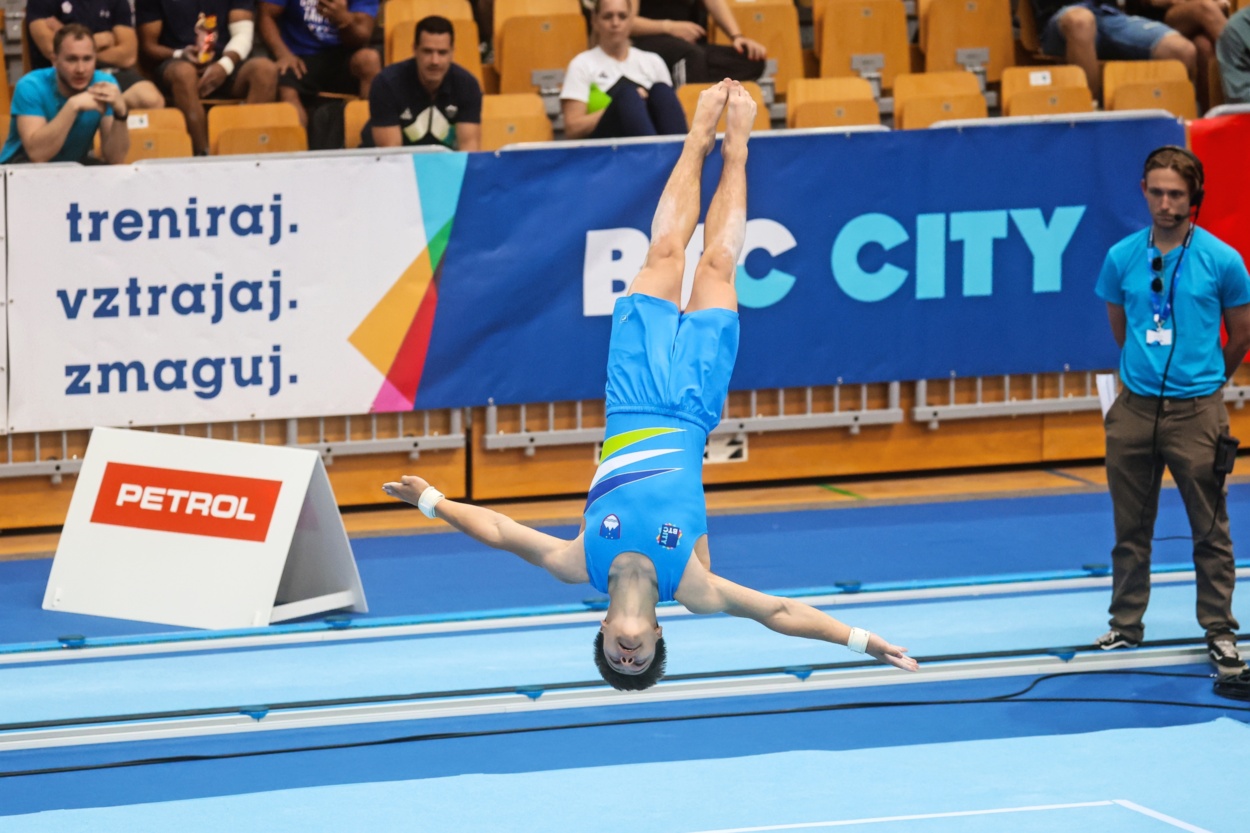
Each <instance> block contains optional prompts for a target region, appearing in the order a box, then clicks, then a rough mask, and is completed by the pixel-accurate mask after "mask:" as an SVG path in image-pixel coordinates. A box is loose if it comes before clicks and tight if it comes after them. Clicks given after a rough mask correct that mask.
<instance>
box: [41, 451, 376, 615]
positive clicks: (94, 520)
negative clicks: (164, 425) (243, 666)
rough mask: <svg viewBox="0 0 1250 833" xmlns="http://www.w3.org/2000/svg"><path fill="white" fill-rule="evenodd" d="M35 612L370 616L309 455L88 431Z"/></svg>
mask: <svg viewBox="0 0 1250 833" xmlns="http://www.w3.org/2000/svg"><path fill="white" fill-rule="evenodd" d="M43 606H44V609H46V610H63V611H68V612H72V613H88V614H92V615H95V616H111V617H114V618H118V619H135V620H138V621H142V622H159V623H161V624H166V625H182V626H186V627H193V628H214V629H223V628H243V627H254V626H259V625H267V624H269V623H271V622H281V621H285V620H288V619H294V618H296V617H300V616H309V615H312V614H315V613H322V612H325V611H328V610H338V609H343V608H349V609H351V610H354V611H359V612H364V611H366V610H368V607H367V605H366V604H365V594H364V589H363V588H362V587H361V584H360V574H359V572H358V571H357V570H356V561H355V559H354V558H353V557H352V551H351V545H350V543H349V542H348V540H347V532H346V530H344V529H343V519H342V516H340V515H339V511H338V506H337V505H336V503H335V501H334V493H333V492H332V491H331V489H330V481H329V479H328V478H327V477H326V470H325V466H324V465H323V464H322V462H321V457H320V456H319V455H318V454H317V453H316V452H314V451H308V450H305V449H295V448H283V447H281V446H267V445H257V444H253V443H238V442H226V441H223V440H205V439H200V438H197V437H186V436H180V435H173V434H157V433H154V432H151V431H126V430H117V429H112V428H96V429H95V430H94V431H93V432H92V435H91V443H90V444H89V445H88V446H87V453H86V456H85V457H84V458H83V464H82V470H81V471H80V472H79V475H78V482H77V484H76V485H75V487H74V496H73V498H72V499H71V501H70V507H69V514H68V515H67V517H66V519H65V527H64V530H63V531H62V533H61V541H60V545H59V546H58V547H57V550H56V559H55V560H54V561H53V563H52V574H51V576H50V577H49V578H48V587H47V590H46V591H45V593H44V597H43Z"/></svg>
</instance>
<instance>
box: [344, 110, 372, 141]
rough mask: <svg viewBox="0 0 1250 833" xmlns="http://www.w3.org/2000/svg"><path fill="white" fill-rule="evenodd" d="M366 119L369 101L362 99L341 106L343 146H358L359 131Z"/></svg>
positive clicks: (367, 119)
mask: <svg viewBox="0 0 1250 833" xmlns="http://www.w3.org/2000/svg"><path fill="white" fill-rule="evenodd" d="M368 121H369V102H367V101H365V100H363V99H358V100H356V101H349V102H347V106H346V107H344V108H343V138H344V140H345V142H344V147H347V148H358V147H360V131H361V130H363V129H364V127H365V123H366V122H368Z"/></svg>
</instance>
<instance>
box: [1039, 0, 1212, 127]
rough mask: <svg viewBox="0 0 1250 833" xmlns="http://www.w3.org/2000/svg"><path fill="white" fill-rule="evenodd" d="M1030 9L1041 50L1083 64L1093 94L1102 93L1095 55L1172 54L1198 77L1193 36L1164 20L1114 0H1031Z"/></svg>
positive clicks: (1098, 96) (1099, 96)
mask: <svg viewBox="0 0 1250 833" xmlns="http://www.w3.org/2000/svg"><path fill="white" fill-rule="evenodd" d="M1188 1H1189V2H1197V1H1198V0H1188ZM1033 9H1034V11H1035V12H1036V15H1037V29H1038V31H1039V32H1041V33H1042V38H1041V40H1042V51H1044V52H1045V53H1046V54H1047V55H1053V56H1055V57H1057V58H1063V59H1064V60H1066V61H1067V62H1068V63H1070V64H1076V65H1077V66H1079V67H1080V68H1081V69H1083V70H1085V77H1086V78H1087V79H1088V80H1089V89H1090V92H1092V93H1093V95H1094V99H1095V100H1101V99H1102V66H1101V65H1100V64H1099V61H1109V60H1114V61H1132V60H1145V59H1157V60H1162V59H1169V58H1170V59H1174V60H1177V61H1180V62H1181V63H1182V64H1184V65H1185V69H1186V70H1187V71H1188V72H1189V78H1190V80H1194V79H1196V78H1197V66H1198V64H1197V61H1198V58H1197V54H1198V53H1197V50H1196V48H1195V47H1194V44H1193V42H1192V41H1190V40H1189V39H1188V38H1186V37H1185V36H1184V35H1182V34H1181V33H1180V32H1177V31H1176V30H1175V29H1173V28H1171V27H1170V26H1168V25H1167V24H1165V23H1161V22H1159V21H1157V20H1150V19H1149V18H1145V17H1139V16H1137V15H1130V14H1125V13H1124V12H1123V11H1121V10H1120V8H1119V7H1118V6H1117V5H1116V4H1115V2H1114V0H1083V2H1079V3H1072V2H1071V0H1033ZM1104 104H1105V105H1106V106H1110V102H1104Z"/></svg>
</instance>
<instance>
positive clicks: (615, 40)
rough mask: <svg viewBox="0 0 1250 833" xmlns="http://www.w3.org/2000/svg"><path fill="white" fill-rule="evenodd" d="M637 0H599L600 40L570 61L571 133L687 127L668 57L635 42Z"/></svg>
mask: <svg viewBox="0 0 1250 833" xmlns="http://www.w3.org/2000/svg"><path fill="white" fill-rule="evenodd" d="M633 19H634V9H633V3H632V0H596V2H595V11H594V31H595V34H596V35H597V36H598V42H599V45H598V46H596V47H595V48H594V49H589V50H587V51H585V52H583V53H581V54H580V55H578V56H577V57H576V58H574V59H573V60H572V62H570V63H569V68H568V70H567V71H566V72H565V73H564V87H563V88H562V89H561V90H560V104H561V105H562V107H563V110H564V135H565V136H566V137H567V138H569V139H586V138H591V139H602V138H615V137H620V136H656V135H660V134H669V133H685V132H686V115H685V113H684V112H683V111H682V109H681V104H680V102H678V101H677V94H676V93H675V92H673V78H672V76H671V75H669V72H668V67H667V66H666V65H665V64H664V60H663V59H662V58H660V56H659V55H656V54H654V53H652V52H643V51H642V50H640V49H635V48H634V47H633V46H631V45H630V43H629V30H630V26H631V25H632V23H633Z"/></svg>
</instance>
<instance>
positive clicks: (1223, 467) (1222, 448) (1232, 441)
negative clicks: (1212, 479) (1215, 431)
mask: <svg viewBox="0 0 1250 833" xmlns="http://www.w3.org/2000/svg"><path fill="white" fill-rule="evenodd" d="M1240 446H1241V440H1239V439H1237V438H1236V437H1233V436H1230V435H1228V434H1222V435H1220V436H1219V437H1217V438H1216V440H1215V473H1216V474H1218V475H1220V480H1221V481H1223V479H1224V478H1225V477H1227V476H1228V475H1230V474H1232V473H1233V465H1234V464H1235V463H1236V462H1237V449H1238V448H1239V447H1240Z"/></svg>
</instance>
